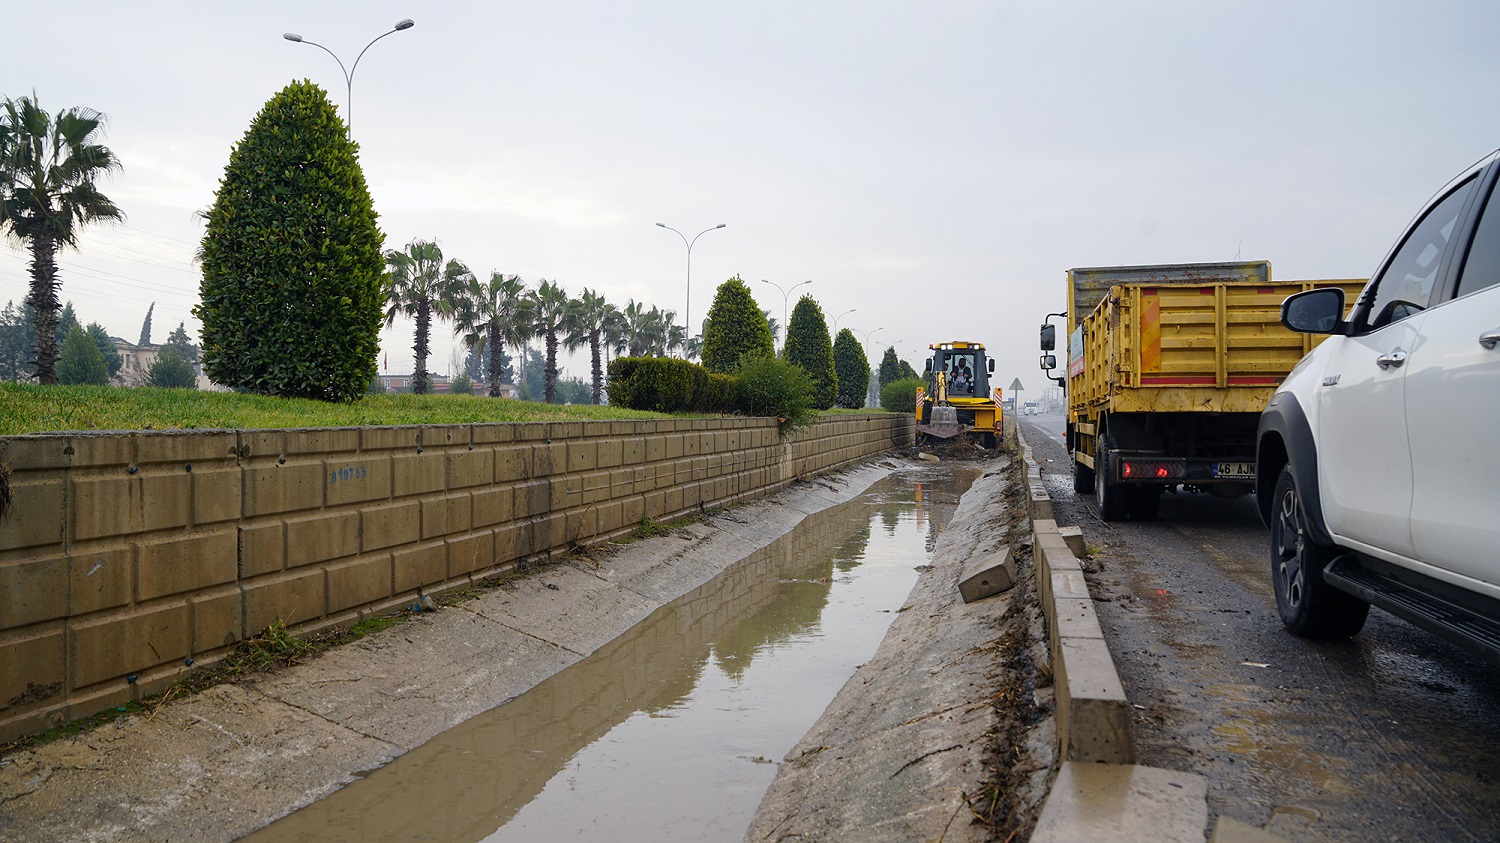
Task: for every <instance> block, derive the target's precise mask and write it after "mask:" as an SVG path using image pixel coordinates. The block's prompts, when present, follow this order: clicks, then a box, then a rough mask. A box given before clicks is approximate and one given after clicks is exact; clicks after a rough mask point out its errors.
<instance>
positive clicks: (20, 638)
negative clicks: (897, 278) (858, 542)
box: [0, 413, 913, 740]
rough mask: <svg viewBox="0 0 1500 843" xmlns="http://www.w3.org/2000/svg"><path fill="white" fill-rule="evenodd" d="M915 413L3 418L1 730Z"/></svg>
mask: <svg viewBox="0 0 1500 843" xmlns="http://www.w3.org/2000/svg"><path fill="white" fill-rule="evenodd" d="M912 436H913V429H912V420H911V418H910V417H907V416H901V415H896V414H887V413H871V414H865V415H841V416H836V417H830V418H828V419H825V420H824V421H822V422H820V423H818V424H817V425H815V426H813V427H811V428H809V429H807V430H805V431H803V432H801V433H799V434H798V435H796V436H793V437H790V438H783V437H782V436H780V435H779V434H778V432H777V429H776V423H775V421H774V420H771V419H742V418H723V419H671V420H653V421H616V422H608V421H600V422H554V423H536V424H475V425H452V426H436V425H434V426H410V427H366V428H330V429H316V430H256V431H222V430H216V431H172V432H161V433H152V432H106V433H80V434H49V435H36V436H18V437H10V438H0V463H3V464H4V465H7V466H8V467H9V469H10V471H11V475H10V478H9V485H10V490H11V493H12V496H13V501H12V505H11V511H10V512H9V514H8V515H7V516H6V517H5V518H4V519H3V520H0V740H7V739H10V738H13V737H16V736H19V735H23V734H28V733H32V732H37V731H41V730H44V729H46V728H48V727H50V726H52V725H56V724H59V723H62V722H66V721H67V720H71V719H75V718H78V717H84V716H87V715H90V714H93V713H95V712H98V711H102V710H104V709H107V708H109V707H111V706H115V705H119V704H121V703H123V702H126V701H128V700H132V699H139V698H140V697H142V696H144V695H146V694H150V693H153V692H155V691H158V690H161V689H162V688H164V687H166V686H167V685H168V684H169V683H170V682H172V681H173V680H175V679H177V678H179V677H180V676H181V675H182V674H183V673H184V672H185V671H187V670H189V669H191V668H192V667H193V666H199V667H201V666H203V665H204V664H206V663H209V662H212V661H214V660H216V659H218V658H220V657H222V656H223V654H224V653H225V652H226V651H227V650H228V648H230V647H232V646H233V645H234V644H236V643H237V642H239V641H241V640H244V639H245V638H246V637H248V636H253V635H255V634H257V633H259V632H260V631H262V630H264V629H266V628H267V627H268V626H269V625H270V624H271V623H272V622H274V621H276V620H281V621H283V622H285V623H286V624H287V625H288V626H294V627H297V628H299V629H303V630H314V629H319V628H323V627H329V626H333V625H337V624H342V623H348V622H351V621H354V620H357V619H359V618H360V617H361V616H364V615H366V614H369V613H378V612H382V611H388V610H393V609H396V608H398V607H400V606H402V605H405V604H409V603H412V602H414V601H415V600H418V599H420V597H421V596H422V595H430V594H436V593H440V592H442V591H445V590H448V589H453V588H462V587H465V586H467V585H469V584H471V583H472V582H473V581H474V580H475V579H476V578H479V577H484V576H488V575H492V574H495V573H501V572H504V571H507V570H510V569H512V568H514V567H515V565H516V564H517V563H519V562H521V561H524V560H526V559H530V558H536V557H539V556H545V555H546V554H549V553H550V552H551V551H553V550H563V549H567V548H569V547H571V546H573V545H574V544H577V543H587V542H589V541H595V540H600V539H608V538H615V537H619V536H622V535H625V534H627V533H629V532H630V530H631V529H633V528H634V526H635V525H637V524H639V523H640V522H641V521H642V520H643V519H645V518H652V519H658V520H662V519H670V518H674V517H678V516H681V515H685V514H689V513H692V512H697V511H699V510H700V508H707V507H717V506H723V505H726V504H730V503H735V502H738V501H742V500H748V499H751V498H756V497H760V496H762V495H765V494H768V493H770V492H773V491H775V490H777V489H779V488H781V487H782V486H785V485H786V484H787V483H789V482H791V481H793V480H796V479H800V478H804V477H808V476H811V475H815V474H818V473H820V472H824V471H827V470H830V469H834V468H837V467H839V466H842V465H845V464H848V463H850V462H853V461H855V460H859V459H862V458H864V457H868V456H870V455H873V454H878V453H881V452H883V451H886V450H889V449H890V448H892V447H894V446H898V445H903V444H907V443H910V442H911V440H912Z"/></svg>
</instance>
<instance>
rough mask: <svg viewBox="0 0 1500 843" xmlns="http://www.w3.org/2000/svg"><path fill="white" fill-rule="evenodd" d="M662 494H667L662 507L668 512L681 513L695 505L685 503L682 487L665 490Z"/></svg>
mask: <svg viewBox="0 0 1500 843" xmlns="http://www.w3.org/2000/svg"><path fill="white" fill-rule="evenodd" d="M662 492H663V493H664V494H665V498H664V499H663V501H664V502H663V503H662V507H663V508H664V509H665V510H666V511H667V512H681V511H682V510H684V509H686V508H687V507H688V506H692V505H693V504H688V503H685V502H684V501H685V497H684V495H683V490H682V487H681V486H672V487H671V488H668V489H663V490H662Z"/></svg>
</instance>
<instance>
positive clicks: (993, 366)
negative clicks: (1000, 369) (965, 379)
mask: <svg viewBox="0 0 1500 843" xmlns="http://www.w3.org/2000/svg"><path fill="white" fill-rule="evenodd" d="M988 362H989V367H990V374H992V375H993V374H994V373H995V358H993V357H991V358H990V359H989V361H988Z"/></svg>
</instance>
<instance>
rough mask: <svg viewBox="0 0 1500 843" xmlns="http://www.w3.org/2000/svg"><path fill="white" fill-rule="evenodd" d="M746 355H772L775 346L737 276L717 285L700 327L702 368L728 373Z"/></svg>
mask: <svg viewBox="0 0 1500 843" xmlns="http://www.w3.org/2000/svg"><path fill="white" fill-rule="evenodd" d="M746 354H756V355H759V356H761V357H773V356H775V354H776V345H775V342H774V341H773V340H772V338H771V328H770V326H769V325H768V324H767V323H766V317H765V316H764V314H762V312H761V309H760V305H757V304H756V303H755V296H754V295H753V294H751V292H750V287H749V285H747V284H746V283H745V282H744V281H743V280H742V279H741V278H740V277H739V276H738V275H736V276H734V277H733V278H731V279H729V280H728V281H725V282H724V283H723V284H720V285H719V290H718V292H717V293H715V294H714V303H713V305H712V306H711V307H709V309H708V324H707V325H706V326H705V327H704V329H703V368H705V369H707V370H709V371H710V372H720V373H723V374H729V373H732V372H734V371H736V370H737V369H739V366H740V358H742V357H744V356H745V355H746Z"/></svg>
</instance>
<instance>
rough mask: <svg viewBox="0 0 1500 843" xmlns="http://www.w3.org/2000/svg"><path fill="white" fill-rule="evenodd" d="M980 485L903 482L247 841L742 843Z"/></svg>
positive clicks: (919, 476)
mask: <svg viewBox="0 0 1500 843" xmlns="http://www.w3.org/2000/svg"><path fill="white" fill-rule="evenodd" d="M977 475H978V472H977V471H974V470H971V469H966V468H961V467H960V468H949V467H948V466H937V467H930V468H929V467H924V468H919V469H913V470H905V471H899V472H897V473H895V474H893V475H890V476H888V477H886V478H885V479H883V480H881V481H879V482H878V483H876V484H875V485H874V486H872V487H871V488H870V489H869V490H868V491H866V492H865V493H864V494H863V495H861V496H860V497H858V498H856V499H854V500H852V501H850V502H848V503H845V504H841V505H839V506H836V507H832V508H830V509H827V510H824V511H823V512H820V513H817V514H815V515H812V516H809V517H808V518H807V519H806V520H805V521H804V522H803V523H802V524H801V525H799V526H798V527H797V528H796V529H795V530H793V531H792V532H791V533H789V534H787V535H786V536H784V537H782V538H781V539H779V540H777V541H776V542H774V543H773V544H771V545H769V546H767V547H765V548H764V549H762V550H759V551H757V552H755V553H753V554H751V555H750V556H749V557H748V558H746V559H745V560H743V561H741V562H739V563H737V564H736V565H734V566H733V567H731V568H729V569H728V570H726V571H725V572H724V573H722V574H720V575H719V576H718V577H716V578H715V579H713V580H712V581H710V582H708V583H706V584H704V585H703V586H701V587H700V588H698V589H696V590H694V591H692V592H691V593H689V594H686V595H684V596H683V597H681V598H678V599H677V600H675V601H673V602H672V603H670V604H668V605H666V606H663V607H662V608H660V609H658V610H657V611H656V612H655V613H654V614H652V615H651V616H650V617H649V618H647V619H646V620H644V621H642V622H641V623H640V624H638V625H636V626H635V627H634V628H633V629H631V630H630V631H629V632H627V633H626V634H624V635H623V636H621V637H619V638H617V639H615V640H614V641H612V642H611V643H609V644H607V645H605V646H604V647H602V648H600V649H599V650H598V651H597V652H595V653H594V654H593V655H592V656H590V657H588V658H587V659H584V660H583V661H580V662H578V663H577V664H575V665H573V666H572V667H570V668H568V669H566V670H564V671H562V672H561V673H558V674H557V675H555V676H553V677H552V678H550V679H548V680H546V681H544V682H542V683H541V684H540V685H538V686H536V687H535V688H533V689H532V690H530V691H528V692H526V693H525V694H522V695H520V696H518V697H516V698H515V699H513V700H511V701H510V702H508V703H506V704H504V705H502V706H499V707H497V708H494V709H492V710H490V711H488V712H486V713H484V714H481V715H479V716H477V717H474V718H472V719H470V720H468V721H466V722H464V723H462V724H460V725H458V726H456V727H454V728H452V729H450V730H448V731H447V732H444V733H443V734H441V735H438V736H437V737H435V738H433V739H432V740H431V741H429V742H427V743H426V744H424V745H423V746H421V747H418V748H417V749H414V750H412V751H411V752H409V753H407V754H405V755H403V756H401V757H400V758H397V759H396V760H394V761H392V762H391V763H390V764H387V765H386V766H384V767H382V768H380V769H378V770H374V771H372V772H371V773H369V774H368V775H366V776H365V777H364V778H362V779H361V780H359V781H356V782H354V783H353V784H351V785H349V786H348V787H345V788H343V789H342V790H339V791H337V792H335V793H333V794H331V795H330V796H328V797H326V798H324V799H322V800H321V801H318V802H315V803H313V804H312V805H309V806H307V807H306V808H303V809H302V810H301V811H298V812H296V813H294V814H291V815H289V816H287V817H285V818H283V819H281V820H279V821H277V822H276V823H273V824H272V825H270V826H267V827H266V828H264V829H262V830H261V831H259V832H257V833H255V834H253V835H250V836H249V837H247V838H245V840H247V841H255V843H270V841H293V840H297V841H313V840H316V841H361V843H364V841H370V840H435V841H462V842H463V843H469V841H533V840H563V839H591V840H609V841H635V840H640V841H665V840H682V841H699V840H705V841H706V840H715V841H717V840H737V839H739V837H740V836H741V835H742V834H743V833H744V829H745V827H746V826H747V825H748V824H749V822H750V818H751V816H752V815H753V814H754V812H755V808H756V806H757V805H759V803H760V799H761V794H762V793H763V792H764V791H765V789H766V787H767V786H769V785H770V783H771V780H772V779H773V778H774V777H775V775H776V764H777V762H779V761H780V759H781V758H782V756H783V755H784V754H785V753H786V752H787V751H788V750H789V749H791V747H792V745H793V744H795V743H796V742H797V740H798V738H800V737H801V736H802V734H803V733H804V732H806V731H807V729H808V728H809V727H811V726H812V724H813V722H814V721H816V720H817V719H818V716H819V715H820V714H821V713H822V711H823V709H824V708H825V707H826V706H827V705H828V703H829V702H830V701H831V700H832V699H833V696H834V694H836V693H837V692H838V690H839V688H841V687H842V686H843V684H844V682H845V681H846V680H847V679H848V678H849V677H850V676H851V675H853V673H854V670H855V669H856V668H857V667H858V666H859V665H860V664H862V663H864V662H865V661H867V660H868V659H869V658H870V657H871V656H872V655H874V653H875V649H876V647H877V646H879V644H880V640H881V638H882V637H883V636H884V635H885V630H886V627H888V626H889V625H890V623H891V621H892V619H893V618H894V617H895V613H896V611H897V610H898V609H899V608H900V607H901V605H902V604H903V603H904V602H905V600H906V596H907V593H908V592H909V591H911V587H912V585H913V583H914V582H915V581H916V577H917V572H916V568H917V567H918V566H920V565H924V564H927V562H928V561H929V558H930V552H931V549H932V547H933V543H934V538H935V536H936V535H937V532H938V531H940V530H941V529H942V528H943V526H944V525H946V524H947V522H948V519H949V518H950V517H951V516H952V513H953V509H954V506H955V504H957V502H958V498H959V496H960V495H961V494H962V493H963V491H964V490H965V489H967V488H968V486H969V485H970V484H971V483H972V482H973V480H974V478H975V477H976V476H977Z"/></svg>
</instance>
